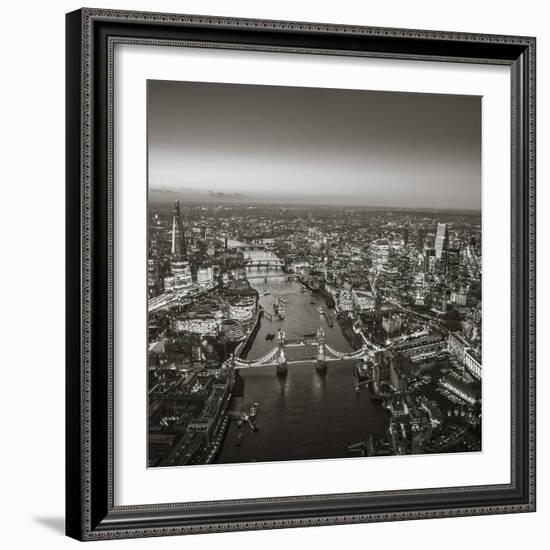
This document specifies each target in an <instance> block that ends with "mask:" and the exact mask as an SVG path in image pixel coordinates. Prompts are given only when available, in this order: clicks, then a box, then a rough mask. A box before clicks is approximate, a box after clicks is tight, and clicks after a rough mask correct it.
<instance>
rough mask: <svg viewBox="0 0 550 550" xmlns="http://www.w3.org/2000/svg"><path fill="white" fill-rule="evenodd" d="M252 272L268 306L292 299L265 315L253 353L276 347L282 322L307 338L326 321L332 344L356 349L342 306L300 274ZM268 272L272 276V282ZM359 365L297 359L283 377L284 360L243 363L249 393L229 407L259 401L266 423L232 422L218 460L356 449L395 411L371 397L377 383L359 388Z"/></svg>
mask: <svg viewBox="0 0 550 550" xmlns="http://www.w3.org/2000/svg"><path fill="white" fill-rule="evenodd" d="M248 254H250V255H252V257H254V258H262V259H264V258H266V259H267V258H271V259H274V258H276V256H274V255H273V254H272V253H270V252H250V253H248ZM248 275H249V280H250V284H251V285H252V286H253V287H254V288H255V289H256V290H257V291H258V292H259V295H260V298H259V301H260V305H261V306H262V307H263V308H264V309H265V310H266V311H267V312H273V303H274V302H275V300H276V299H277V298H280V299H282V300H284V301H285V302H286V303H285V308H286V317H285V319H284V320H278V319H276V318H275V316H274V317H273V320H270V319H269V318H268V316H267V315H264V316H263V318H262V321H261V326H260V328H259V330H258V332H257V334H256V337H255V340H254V343H253V344H252V346H251V348H250V350H249V352H248V355H247V359H256V358H259V357H261V356H263V355H265V354H266V353H267V352H268V351H269V350H271V349H272V348H273V347H274V346H276V345H277V337H276V335H277V331H278V329H282V330H284V331H285V332H286V338H287V340H292V339H303V338H304V335H305V334H311V333H314V332H316V331H317V329H318V328H319V327H322V328H323V329H324V331H325V336H326V342H327V344H328V345H329V346H331V347H332V348H333V349H335V350H337V351H340V352H344V353H345V352H350V351H352V348H351V346H350V344H349V343H348V341H347V339H346V338H345V336H344V334H343V333H342V330H341V329H340V326H339V324H338V322H337V321H336V315H335V312H334V310H330V309H329V307H328V305H327V304H326V302H325V301H324V299H323V297H322V296H320V295H319V294H312V293H310V292H309V290H307V289H306V291H305V292H304V289H303V285H302V284H301V283H300V282H299V281H295V280H288V278H287V276H286V275H284V274H283V273H282V272H281V271H267V270H265V269H260V270H257V269H255V268H254V269H252V270H250V271H249V272H248ZM273 276H275V277H273ZM264 277H268V279H267V281H266V280H264ZM319 307H321V308H323V309H324V310H325V311H326V312H328V314H329V315H330V316H331V317H332V318H333V319H334V324H333V326H332V327H330V326H329V324H328V322H327V318H326V316H325V315H320V313H319ZM268 334H275V338H274V339H273V340H267V339H266V336H267V335H268ZM309 338H310V339H313V337H311V336H310V337H309ZM286 352H287V357H288V359H289V361H292V360H293V359H310V358H314V357H315V356H316V353H317V349H316V347H313V346H303V347H287V348H286ZM353 370H354V361H351V360H348V361H333V362H329V363H328V368H327V371H326V373H324V374H320V373H318V372H317V370H316V369H315V364H314V361H312V362H310V363H299V364H295V365H292V364H290V365H289V366H288V374H287V376H286V377H282V378H280V377H277V375H276V367H258V368H250V369H243V370H241V371H240V373H239V376H240V377H241V378H242V380H243V382H244V391H243V395H242V397H234V398H233V399H232V402H231V404H230V407H229V408H230V409H232V410H239V409H241V410H243V411H246V410H247V409H248V407H249V406H250V405H251V404H252V403H254V402H257V403H259V411H258V414H257V417H256V420H257V424H258V427H259V429H258V431H255V432H253V431H252V430H251V429H250V428H249V426H248V425H247V424H246V423H244V424H243V425H242V426H241V427H239V426H238V425H237V424H236V423H235V422H231V423H230V425H229V428H228V430H227V433H226V436H225V440H224V443H223V445H222V447H221V449H220V451H219V453H218V455H217V457H216V459H215V462H216V463H235V462H237V463H238V462H254V461H257V462H266V461H276V460H300V459H316V458H317V459H320V458H342V457H346V456H350V455H349V454H348V451H347V446H348V444H349V443H358V442H360V441H366V440H367V437H368V436H369V435H370V434H373V435H377V434H383V433H384V432H385V429H386V426H387V415H386V413H385V412H384V410H383V409H382V407H381V405H380V403H378V402H375V401H373V400H372V399H371V395H370V391H369V390H363V391H361V392H360V393H359V394H357V393H356V392H355V387H354V382H353ZM239 434H242V435H239Z"/></svg>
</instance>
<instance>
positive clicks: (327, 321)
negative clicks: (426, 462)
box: [136, 80, 483, 468]
mask: <svg viewBox="0 0 550 550" xmlns="http://www.w3.org/2000/svg"><path fill="white" fill-rule="evenodd" d="M481 136H482V98H481V97H479V96H475V95H469V96H466V95H453V94H429V93H407V92H392V91H369V90H352V89H330V88H307V87H285V86H266V85H247V84H225V83H207V82H179V81H162V80H148V82H147V155H148V158H147V161H148V174H147V180H148V189H147V193H148V203H147V204H148V207H147V209H148V210H147V239H148V242H147V258H146V259H145V258H144V274H145V269H146V277H147V293H148V295H147V304H148V305H147V330H148V342H147V355H148V361H147V369H148V372H147V380H148V384H147V392H148V395H147V425H146V426H144V427H143V429H144V430H147V447H148V449H147V457H148V458H147V462H148V467H149V468H163V467H175V466H193V465H206V464H213V465H215V464H234V463H252V462H272V461H294V460H319V459H353V458H357V457H389V456H394V455H419V454H439V455H440V454H445V453H472V452H482V451H483V446H482V424H483V403H482V381H483V368H482V364H483V363H482V356H483V354H482V311H483V309H482V303H483V302H482V266H483V257H482V249H483V234H482V219H481V198H482V170H481V167H482V148H481ZM145 266H146V268H145ZM138 298H139V297H136V299H138Z"/></svg>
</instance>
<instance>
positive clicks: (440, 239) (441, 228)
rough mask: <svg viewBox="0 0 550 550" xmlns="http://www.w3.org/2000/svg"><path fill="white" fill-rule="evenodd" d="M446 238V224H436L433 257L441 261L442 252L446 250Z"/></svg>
mask: <svg viewBox="0 0 550 550" xmlns="http://www.w3.org/2000/svg"><path fill="white" fill-rule="evenodd" d="M447 243H448V236H447V224H446V223H438V224H437V233H436V234H435V246H434V248H435V257H436V258H437V259H438V260H441V256H442V255H443V252H444V251H446V250H447Z"/></svg>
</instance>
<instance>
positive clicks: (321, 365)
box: [315, 327, 327, 372]
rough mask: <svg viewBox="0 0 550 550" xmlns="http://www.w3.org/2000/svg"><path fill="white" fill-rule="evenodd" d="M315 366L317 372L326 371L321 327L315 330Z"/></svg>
mask: <svg viewBox="0 0 550 550" xmlns="http://www.w3.org/2000/svg"><path fill="white" fill-rule="evenodd" d="M315 368H316V369H317V370H318V371H319V372H326V370H327V359H326V355H325V331H324V330H323V328H322V327H320V328H319V330H318V331H317V361H316V363H315Z"/></svg>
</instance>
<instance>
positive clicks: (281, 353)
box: [277, 329, 288, 376]
mask: <svg viewBox="0 0 550 550" xmlns="http://www.w3.org/2000/svg"><path fill="white" fill-rule="evenodd" d="M277 336H278V341H279V343H278V344H277V348H278V353H277V376H286V374H287V372H288V364H287V359H286V353H285V331H284V330H281V329H279V332H278V335H277Z"/></svg>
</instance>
